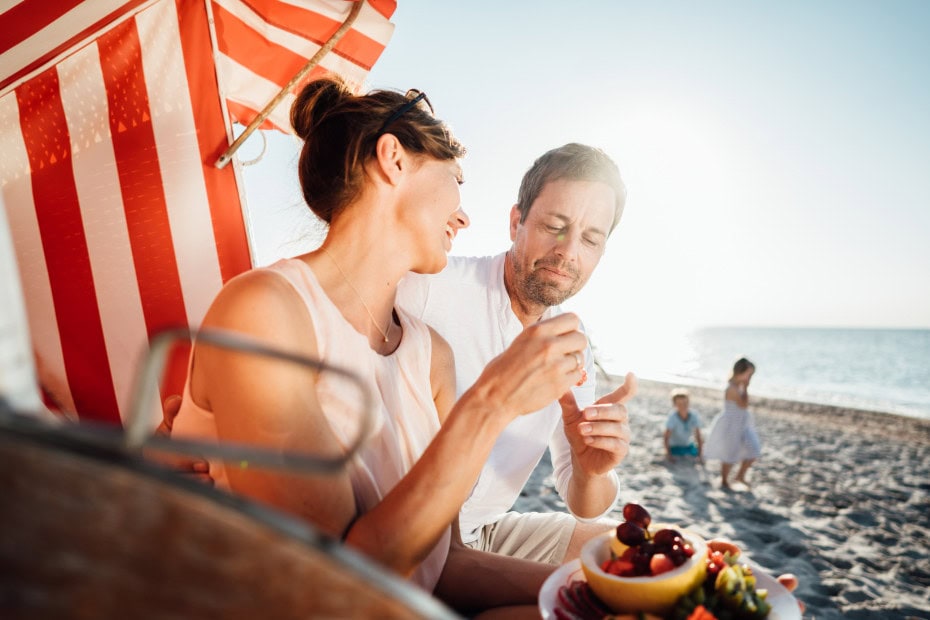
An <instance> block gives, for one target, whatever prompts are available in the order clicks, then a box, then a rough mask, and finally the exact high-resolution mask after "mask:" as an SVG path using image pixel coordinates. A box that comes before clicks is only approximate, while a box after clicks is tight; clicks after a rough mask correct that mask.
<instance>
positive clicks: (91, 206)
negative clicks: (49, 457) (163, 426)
mask: <svg viewBox="0 0 930 620" xmlns="http://www.w3.org/2000/svg"><path fill="white" fill-rule="evenodd" d="M4 4H6V5H9V6H8V8H6V9H2V8H0V11H2V12H0V33H3V34H0V191H2V198H3V200H2V203H3V205H4V208H5V210H6V216H7V220H8V222H9V228H10V231H11V237H12V239H13V244H14V247H15V253H16V258H17V262H18V267H19V274H20V279H21V282H22V290H23V298H24V301H25V307H26V311H27V316H28V323H29V328H30V334H31V344H32V348H33V353H34V356H35V361H36V368H37V374H38V378H39V383H40V384H41V388H42V391H43V397H44V399H45V402H46V404H47V405H48V406H50V407H51V408H53V409H59V410H62V411H65V412H76V413H77V414H78V415H79V416H80V417H81V418H86V419H93V420H101V421H109V422H113V423H117V424H118V423H120V422H121V420H122V416H123V415H125V413H126V411H125V410H126V407H127V405H128V400H129V394H130V392H131V390H132V388H133V386H132V381H133V376H134V372H135V368H136V364H137V363H138V361H139V360H140V359H141V357H142V356H143V355H144V354H145V352H146V348H147V343H148V341H149V338H150V337H151V336H152V335H153V334H155V333H156V332H158V331H159V330H161V329H164V328H166V327H172V326H196V325H198V324H199V323H200V321H201V320H202V318H203V316H204V313H205V312H206V309H207V307H208V305H209V303H210V301H211V300H212V298H213V297H214V296H215V295H216V293H217V292H218V290H219V289H220V287H221V286H222V285H223V283H224V282H226V281H227V280H229V279H230V278H232V277H233V276H235V275H236V274H238V273H241V272H242V271H244V270H246V269H248V268H250V267H251V266H252V261H251V258H250V248H249V236H248V221H247V216H246V215H244V213H245V211H244V204H243V196H244V191H243V188H242V186H241V177H240V175H239V170H238V166H237V163H236V161H235V159H233V163H232V165H230V166H226V167H222V168H219V167H217V166H216V165H215V163H216V162H217V159H218V158H219V157H220V156H221V155H222V154H223V153H224V152H225V151H226V150H227V148H228V146H229V145H230V143H231V142H232V140H233V127H234V123H240V124H242V125H247V124H249V123H250V122H251V121H252V119H253V118H255V116H256V115H257V114H259V113H260V112H261V111H262V109H263V108H264V107H265V105H266V104H267V103H268V102H269V101H271V100H272V99H274V97H275V95H276V94H277V93H278V92H279V91H280V90H281V89H282V88H283V87H285V86H286V85H287V84H288V82H289V81H290V80H291V78H292V77H293V76H294V75H295V74H297V73H298V72H299V71H300V70H301V68H302V67H305V66H306V65H307V63H308V60H309V59H311V58H312V57H313V56H314V54H315V53H316V52H318V51H319V50H320V48H321V46H323V45H324V43H325V42H326V41H327V39H328V38H329V37H330V36H331V35H332V34H333V33H334V32H336V30H337V29H338V28H339V27H340V26H341V25H342V23H343V21H345V19H346V16H347V15H348V14H349V13H350V12H351V9H352V7H353V6H354V5H355V3H353V2H343V1H341V0H332V1H322V0H288V1H287V2H284V1H276V0H262V1H260V2H254V1H248V2H246V1H241V0H207V1H202V0H148V1H139V0H135V1H128V2H126V1H122V2H120V1H116V0H94V1H85V2H79V1H71V2H54V3H49V2H46V0H21V1H19V2H15V3H12V5H10V3H4ZM394 9H395V3H394V1H393V0H386V1H385V0H373V1H372V0H369V1H366V2H365V3H364V4H363V5H361V10H360V11H357V17H356V18H355V21H353V22H352V27H351V29H350V30H348V31H347V32H346V33H345V35H344V36H343V37H342V38H341V39H340V40H339V42H338V43H337V44H336V45H335V47H334V48H333V50H332V51H331V52H329V53H328V54H326V55H325V57H323V59H322V60H321V61H320V62H319V64H318V65H316V66H315V67H314V68H313V69H312V70H311V71H309V73H307V75H306V76H305V77H304V78H303V79H302V80H301V81H300V82H298V83H297V84H294V85H292V86H293V88H292V89H291V92H289V93H287V94H286V95H285V96H284V97H283V99H282V101H281V102H280V104H279V105H278V106H277V107H276V108H275V109H274V110H273V111H272V112H271V113H270V114H268V115H267V118H264V120H263V122H262V126H263V127H268V128H275V129H279V130H282V131H287V130H288V122H287V114H288V108H289V104H290V102H291V101H292V100H293V96H294V95H293V91H294V90H295V89H296V88H299V87H300V86H301V85H302V84H303V83H304V82H305V81H306V80H307V79H312V78H313V77H315V76H318V75H320V74H323V73H326V72H335V73H339V74H341V75H342V76H343V77H344V78H345V79H346V80H347V81H348V82H349V83H350V84H353V85H355V86H356V87H359V86H360V85H361V84H362V82H363V81H364V79H365V77H366V76H367V73H368V71H369V70H370V69H371V67H372V65H373V64H374V63H375V61H376V60H377V58H378V57H379V55H380V54H381V52H382V50H383V49H384V46H385V45H386V44H387V42H388V40H389V38H390V36H391V34H392V32H393V25H392V24H391V23H390V21H389V19H390V17H391V15H392V14H393V12H394ZM182 357H183V356H182ZM184 366H185V365H184V363H183V361H182V362H181V363H175V364H173V365H172V366H171V370H170V371H169V374H168V376H167V377H166V380H165V383H164V386H163V392H162V396H165V395H167V394H170V393H180V392H181V389H182V387H183V380H184V375H185V372H186V368H185V367H184Z"/></svg>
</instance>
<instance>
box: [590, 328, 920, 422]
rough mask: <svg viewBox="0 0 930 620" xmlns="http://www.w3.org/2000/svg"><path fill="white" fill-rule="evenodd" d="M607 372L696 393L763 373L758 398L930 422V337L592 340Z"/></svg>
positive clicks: (755, 384) (902, 332)
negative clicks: (737, 374)
mask: <svg viewBox="0 0 930 620" xmlns="http://www.w3.org/2000/svg"><path fill="white" fill-rule="evenodd" d="M589 336H590V338H591V343H592V347H593V349H594V352H595V356H596V358H597V360H598V362H599V363H600V364H601V366H602V367H603V368H604V369H605V370H606V371H607V372H609V373H611V374H617V375H622V374H624V373H626V372H627V371H633V372H635V373H636V374H637V376H640V377H642V378H645V379H654V380H657V381H666V382H671V383H679V384H683V385H688V386H702V387H719V388H720V389H721V390H722V389H723V388H724V386H725V385H726V381H727V379H728V377H729V376H730V371H731V370H732V367H733V363H734V362H735V361H736V360H737V359H739V358H740V357H746V358H748V359H749V360H750V361H752V362H753V363H754V364H755V366H756V372H755V374H754V376H753V378H752V383H751V384H750V390H749V391H750V394H755V395H758V396H767V397H772V398H782V399H788V400H795V401H804V402H813V403H820V404H827V405H837V406H842V407H854V408H857V409H868V410H872V411H882V412H886V413H894V414H898V415H905V416H911V417H917V418H926V419H930V329H865V328H862V329H854V328H820V327H818V328H798V327H784V328H776V327H703V328H697V329H691V330H688V331H683V332H682V333H680V334H677V335H676V334H673V333H668V332H666V333H663V334H661V335H657V334H652V335H648V334H640V335H631V334H624V335H620V334H610V333H607V334H603V333H602V334H591V333H589Z"/></svg>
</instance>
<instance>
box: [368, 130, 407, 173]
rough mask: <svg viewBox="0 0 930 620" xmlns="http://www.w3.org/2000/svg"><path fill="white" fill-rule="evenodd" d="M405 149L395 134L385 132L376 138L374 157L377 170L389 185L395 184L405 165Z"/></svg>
mask: <svg viewBox="0 0 930 620" xmlns="http://www.w3.org/2000/svg"><path fill="white" fill-rule="evenodd" d="M406 158H407V151H406V149H404V145H402V144H401V143H400V140H398V139H397V136H395V135H394V134H390V133H386V134H384V135H382V136H381V137H380V138H378V142H377V144H376V145H375V159H376V161H377V163H378V171H379V172H380V173H381V174H382V175H383V176H384V178H385V180H386V181H388V182H389V183H390V184H391V185H396V184H397V182H398V181H399V180H400V175H401V174H402V173H403V172H404V171H405V170H406V167H407V159H406Z"/></svg>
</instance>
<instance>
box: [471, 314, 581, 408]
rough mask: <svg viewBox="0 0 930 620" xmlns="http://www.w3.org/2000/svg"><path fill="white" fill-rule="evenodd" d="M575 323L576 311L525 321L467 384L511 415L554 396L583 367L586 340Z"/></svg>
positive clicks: (570, 383) (578, 375) (574, 379)
mask: <svg viewBox="0 0 930 620" xmlns="http://www.w3.org/2000/svg"><path fill="white" fill-rule="evenodd" d="M579 327H580V322H579V320H578V317H577V316H576V315H574V314H571V313H565V314H561V315H559V316H556V317H553V318H551V319H547V320H545V321H540V322H538V323H535V324H533V325H531V326H529V327H527V328H526V329H525V330H523V332H522V333H521V334H520V335H519V336H517V338H516V339H515V340H514V341H513V343H512V344H511V345H510V346H509V347H508V348H507V349H506V350H505V351H504V352H503V353H501V354H500V355H498V356H497V357H496V358H494V359H493V360H491V362H490V363H489V364H488V365H487V367H486V368H485V369H484V372H482V373H481V376H480V377H478V380H477V381H476V382H475V385H474V386H473V388H474V389H478V390H480V391H481V394H482V396H483V398H484V399H485V401H486V402H487V403H488V404H491V405H493V406H494V407H495V408H496V409H497V410H498V411H507V412H509V413H510V414H511V417H516V416H517V415H522V414H525V413H530V412H533V411H536V410H538V409H541V408H542V407H544V406H546V405H548V404H549V403H551V402H554V401H556V400H558V399H559V397H560V396H562V394H564V393H565V392H567V391H568V390H569V388H570V387H571V386H573V385H575V384H576V383H578V381H579V379H580V378H581V376H582V371H583V370H584V351H585V349H586V348H587V344H588V343H587V338H585V335H584V334H583V333H582V332H581V331H579V329H578V328H579Z"/></svg>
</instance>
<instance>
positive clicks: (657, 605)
mask: <svg viewBox="0 0 930 620" xmlns="http://www.w3.org/2000/svg"><path fill="white" fill-rule="evenodd" d="M661 527H663V526H653V527H650V528H649V531H650V532H653V531H658V530H659V529H660V528H661ZM680 532H681V534H682V536H683V537H684V538H685V539H686V540H687V541H688V542H689V543H691V546H692V547H693V549H694V554H693V555H692V556H691V557H689V558H688V559H687V560H685V562H684V564H682V565H680V566H678V567H676V568H673V569H671V570H668V571H666V572H663V573H661V574H659V575H648V576H639V577H621V576H619V575H614V574H611V573H608V572H605V571H604V569H603V568H602V566H603V564H604V563H605V562H606V561H607V560H609V559H611V557H612V556H611V551H613V552H614V554H615V555H617V556H619V555H622V553H623V552H624V551H625V550H626V548H627V546H626V545H624V544H623V543H622V542H620V541H619V540H617V536H616V534H615V533H614V532H608V533H607V534H603V535H601V536H598V537H597V538H592V539H591V540H589V541H588V542H587V543H586V544H585V545H584V547H583V548H582V549H581V568H582V570H583V571H584V574H585V577H586V578H587V581H588V585H589V586H590V587H591V589H592V590H593V591H594V593H595V594H596V595H597V597H598V598H599V599H601V601H603V602H604V604H606V605H607V606H608V607H610V608H611V610H612V611H614V612H617V613H634V612H645V613H653V614H657V615H660V616H661V615H664V614H665V613H667V612H668V611H670V610H671V609H672V608H673V607H674V606H675V602H676V601H677V600H678V598H679V597H681V596H682V595H684V594H686V593H688V592H689V591H691V590H693V589H694V588H695V587H696V586H697V585H698V584H700V583H702V582H703V581H704V578H705V576H706V575H707V561H706V560H707V543H706V542H705V541H704V539H703V538H701V537H700V536H698V535H697V534H695V533H694V532H689V531H687V530H680Z"/></svg>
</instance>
